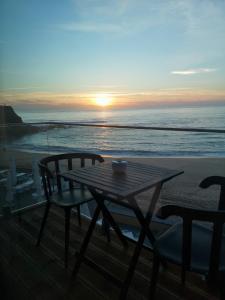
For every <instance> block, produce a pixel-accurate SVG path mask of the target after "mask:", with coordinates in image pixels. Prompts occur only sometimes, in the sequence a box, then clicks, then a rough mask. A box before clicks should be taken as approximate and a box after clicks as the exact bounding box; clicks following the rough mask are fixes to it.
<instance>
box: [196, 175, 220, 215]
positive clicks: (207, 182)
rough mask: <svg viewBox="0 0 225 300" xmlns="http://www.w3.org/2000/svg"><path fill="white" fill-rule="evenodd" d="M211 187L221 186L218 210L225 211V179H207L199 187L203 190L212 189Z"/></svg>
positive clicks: (216, 177)
mask: <svg viewBox="0 0 225 300" xmlns="http://www.w3.org/2000/svg"><path fill="white" fill-rule="evenodd" d="M211 185H220V187H221V189H220V200H219V205H218V209H219V210H225V177H222V176H210V177H207V178H205V179H204V180H203V181H202V182H201V183H200V184H199V186H200V187H201V188H203V189H205V188H208V187H210V186H211Z"/></svg>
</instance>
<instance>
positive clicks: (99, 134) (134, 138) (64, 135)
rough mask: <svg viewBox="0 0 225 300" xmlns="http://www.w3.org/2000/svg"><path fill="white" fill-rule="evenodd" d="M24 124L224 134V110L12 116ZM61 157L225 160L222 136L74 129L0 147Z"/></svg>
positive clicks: (47, 131)
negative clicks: (85, 153)
mask: <svg viewBox="0 0 225 300" xmlns="http://www.w3.org/2000/svg"><path fill="white" fill-rule="evenodd" d="M17 113H18V114H19V115H20V116H21V117H22V118H23V121H24V122H46V121H57V122H64V123H67V122H73V123H90V124H95V123H96V124H107V125H110V124H112V125H132V126H159V127H165V128H166V127H182V128H208V129H225V105H221V106H208V107H171V108H157V109H156V108H148V109H137V110H110V109H104V110H100V111H78V110H70V111H66V110H64V111H62V110H61V111H59V110H55V111H54V110H53V111H45V112H43V111H39V112H38V111H34V112H23V111H17ZM5 146H7V147H11V148H14V149H22V150H29V151H38V152H49V153H61V152H72V151H81V152H83V151H88V152H95V153H99V154H102V155H109V156H119V157H125V156H130V157H152V156H166V157H175V156H181V157H182V156H189V157H190V156H206V157H224V156H225V133H222V134H219V133H194V132H173V131H155V130H140V129H115V128H96V127H80V126H62V127H58V126H55V127H54V126H53V128H51V129H48V128H47V127H44V130H42V131H40V132H38V133H36V134H32V135H26V136H24V137H22V138H19V139H16V140H14V141H13V142H10V144H7V145H5Z"/></svg>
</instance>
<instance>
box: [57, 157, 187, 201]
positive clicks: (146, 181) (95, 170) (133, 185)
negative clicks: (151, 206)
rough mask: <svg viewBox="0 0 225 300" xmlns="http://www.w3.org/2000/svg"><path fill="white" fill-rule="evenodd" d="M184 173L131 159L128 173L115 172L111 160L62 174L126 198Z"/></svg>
mask: <svg viewBox="0 0 225 300" xmlns="http://www.w3.org/2000/svg"><path fill="white" fill-rule="evenodd" d="M182 173H183V171H179V170H170V169H166V168H161V167H156V166H151V165H144V164H140V163H134V162H130V161H129V162H128V164H127V171H126V174H117V173H114V172H113V170H112V166H111V162H106V163H102V164H100V165H98V166H92V167H87V168H80V169H76V170H72V171H67V172H63V173H61V174H60V175H61V176H62V177H65V178H66V179H70V180H73V181H76V182H78V183H82V184H85V185H86V186H88V187H90V188H94V189H98V190H101V191H102V192H104V193H105V194H109V195H110V194H111V195H114V196H116V197H118V198H126V197H130V196H135V195H136V194H138V193H140V192H142V191H144V190H147V189H149V188H151V187H153V186H156V185H157V184H158V183H164V182H165V181H168V180H170V179H171V178H173V177H175V176H177V175H180V174H182Z"/></svg>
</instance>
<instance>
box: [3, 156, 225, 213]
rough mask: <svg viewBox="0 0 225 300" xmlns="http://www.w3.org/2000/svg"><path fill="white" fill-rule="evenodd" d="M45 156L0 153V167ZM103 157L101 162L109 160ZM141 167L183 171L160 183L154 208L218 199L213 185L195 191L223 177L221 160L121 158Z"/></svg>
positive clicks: (23, 165) (211, 204) (209, 204)
mask: <svg viewBox="0 0 225 300" xmlns="http://www.w3.org/2000/svg"><path fill="white" fill-rule="evenodd" d="M46 155H49V154H47V153H31V152H22V151H15V150H11V151H6V150H0V157H1V158H0V168H1V169H7V168H8V166H9V160H10V158H11V157H12V156H14V157H15V160H16V165H17V168H20V169H31V166H32V160H33V159H37V160H39V159H40V158H41V157H44V156H46ZM112 159H113V158H112V157H106V158H105V160H112ZM123 159H126V160H130V161H136V162H140V163H144V164H150V165H156V166H161V167H166V168H171V169H178V170H182V171H184V174H182V175H180V176H178V177H177V178H174V179H172V180H171V181H169V182H167V183H166V184H164V186H163V189H162V192H161V197H160V202H159V203H158V205H159V206H160V205H162V204H166V203H173V204H174V203H176V204H180V205H186V206H192V207H202V208H210V209H213V208H216V207H217V204H218V198H219V187H217V186H213V187H211V188H209V189H206V190H204V189H201V188H199V183H200V182H201V180H203V179H204V178H206V177H207V176H212V175H220V176H225V158H123ZM148 198H149V191H148V192H145V193H142V194H141V195H140V196H139V201H140V204H141V207H143V209H144V208H145V204H146V203H147V202H146V199H148Z"/></svg>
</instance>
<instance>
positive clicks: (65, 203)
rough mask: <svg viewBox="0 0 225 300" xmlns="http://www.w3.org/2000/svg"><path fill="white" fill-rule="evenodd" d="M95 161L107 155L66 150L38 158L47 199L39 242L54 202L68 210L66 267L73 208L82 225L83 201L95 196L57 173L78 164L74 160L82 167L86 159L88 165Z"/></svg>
mask: <svg viewBox="0 0 225 300" xmlns="http://www.w3.org/2000/svg"><path fill="white" fill-rule="evenodd" d="M96 161H97V162H99V163H101V162H103V161H104V159H103V158H102V157H101V156H100V155H97V154H91V153H66V154H59V155H52V156H48V157H45V158H43V159H42V160H41V161H40V162H39V169H40V174H41V177H42V183H43V188H44V193H45V197H46V200H47V201H46V207H45V213H44V216H43V219H42V224H41V228H40V232H39V236H38V240H37V246H38V245H39V244H40V241H41V238H42V235H43V231H44V227H45V224H46V220H47V217H48V213H49V209H50V207H51V205H52V204H54V205H57V206H59V207H61V208H63V209H64V211H65V267H67V264H68V249H69V239H70V215H71V209H72V208H74V207H76V209H77V214H78V222H79V225H81V216H80V205H82V204H83V203H86V202H88V201H91V200H93V197H92V195H91V194H90V192H89V191H88V190H87V189H86V188H84V187H83V186H80V185H77V186H76V185H75V184H74V183H72V182H70V181H68V182H63V181H64V180H63V179H62V178H61V177H60V176H58V174H59V173H60V171H61V172H62V171H65V170H72V169H73V168H74V167H77V164H76V166H75V162H77V163H78V164H79V166H78V167H81V168H82V167H85V166H86V164H87V162H89V165H95V163H96Z"/></svg>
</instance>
